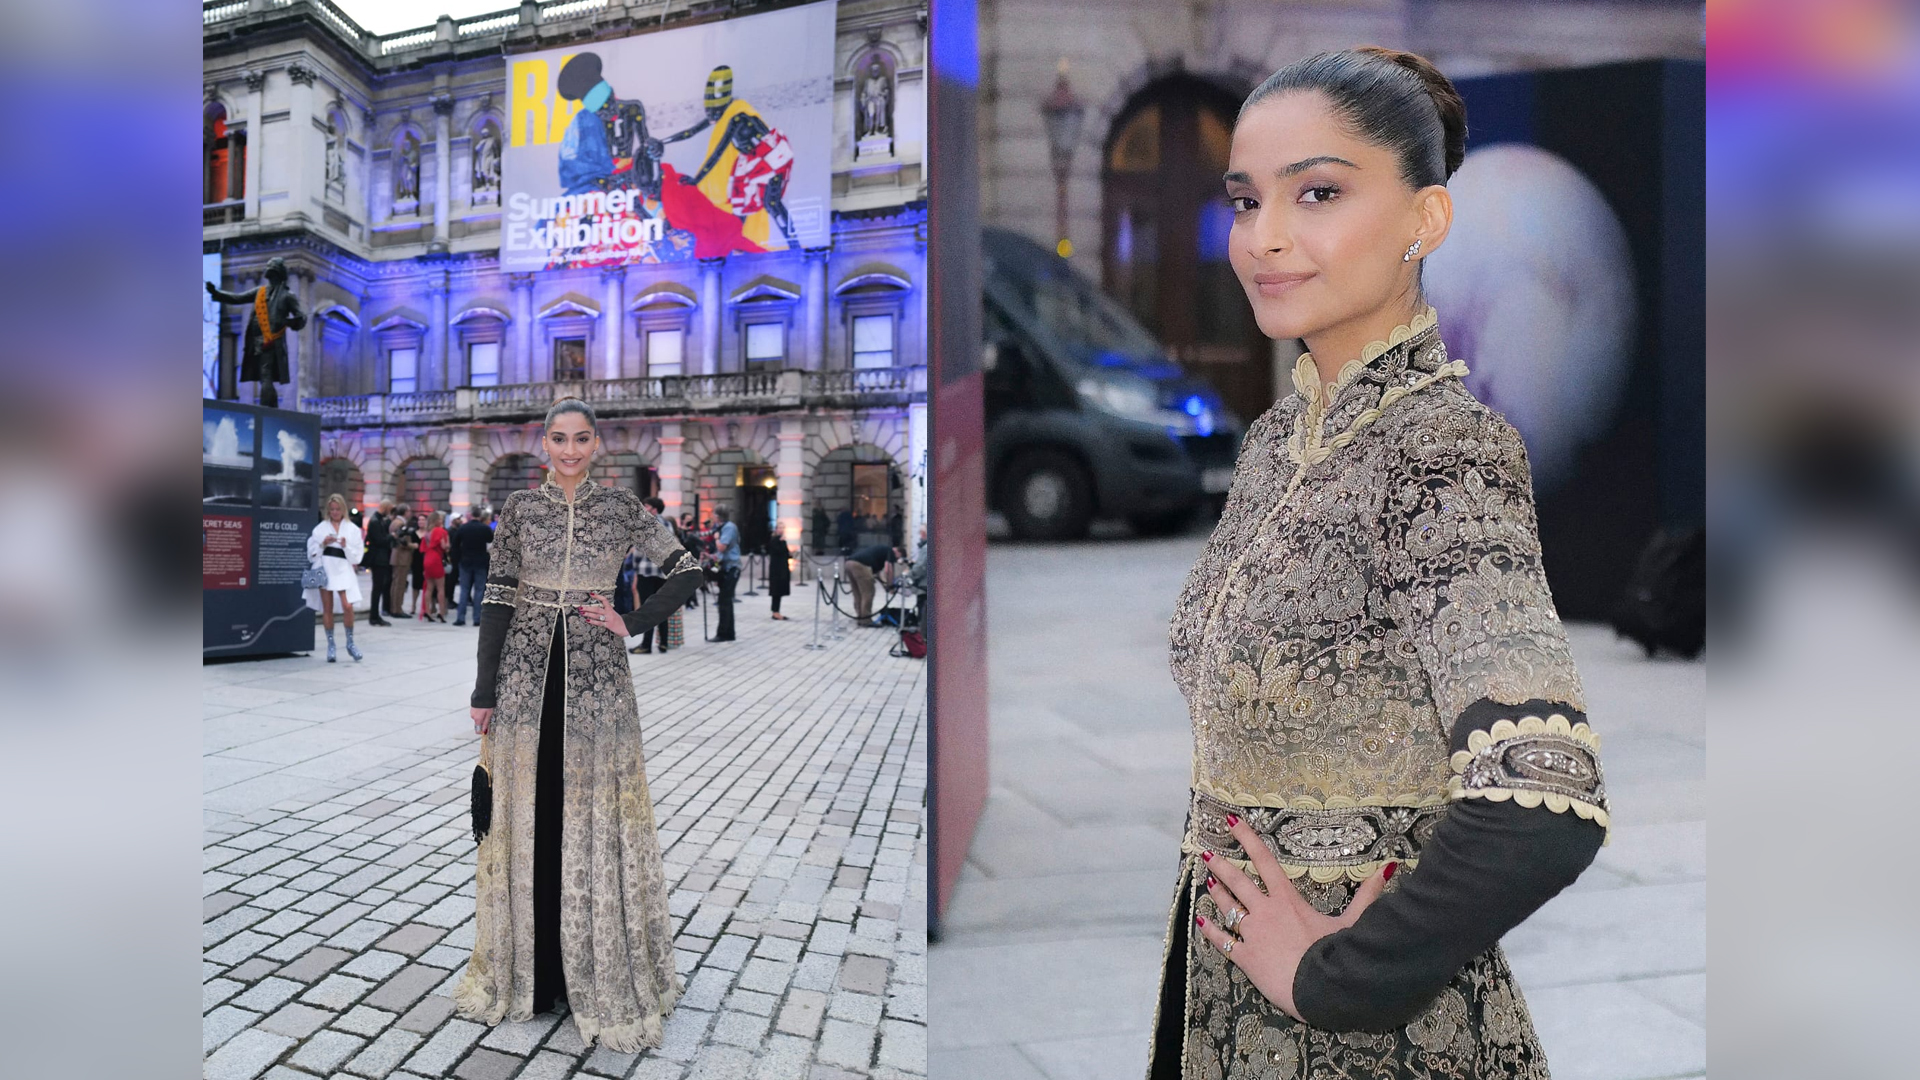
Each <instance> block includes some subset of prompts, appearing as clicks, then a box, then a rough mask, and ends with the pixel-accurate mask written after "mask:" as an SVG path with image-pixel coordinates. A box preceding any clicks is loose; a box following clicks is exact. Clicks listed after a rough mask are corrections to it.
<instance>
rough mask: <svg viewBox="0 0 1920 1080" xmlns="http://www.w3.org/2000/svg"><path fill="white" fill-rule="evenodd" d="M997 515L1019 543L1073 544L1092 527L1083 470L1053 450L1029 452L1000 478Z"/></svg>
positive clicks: (1090, 486) (1090, 492) (1089, 493)
mask: <svg viewBox="0 0 1920 1080" xmlns="http://www.w3.org/2000/svg"><path fill="white" fill-rule="evenodd" d="M1002 475H1003V477H1004V479H1003V480H1002V481H1001V484H1000V510H1001V512H1002V513H1004V514H1005V515H1006V516H1007V526H1008V527H1009V528H1010V529H1012V530H1013V535H1014V536H1015V537H1016V538H1018V539H1021V540H1078V539H1081V538H1083V537H1085V536H1086V535H1087V526H1088V525H1090V524H1091V523H1092V522H1093V484H1092V482H1091V481H1090V480H1088V479H1087V473H1086V470H1085V469H1083V468H1081V466H1080V463H1079V462H1077V461H1075V460H1074V459H1073V458H1071V457H1069V456H1067V455H1066V454H1063V453H1061V452H1059V451H1057V450H1033V451H1029V452H1027V453H1025V454H1022V455H1020V456H1019V457H1018V458H1016V459H1015V460H1014V462H1013V464H1012V465H1010V466H1009V467H1008V468H1007V471H1006V472H1005V473H1004V474H1002Z"/></svg>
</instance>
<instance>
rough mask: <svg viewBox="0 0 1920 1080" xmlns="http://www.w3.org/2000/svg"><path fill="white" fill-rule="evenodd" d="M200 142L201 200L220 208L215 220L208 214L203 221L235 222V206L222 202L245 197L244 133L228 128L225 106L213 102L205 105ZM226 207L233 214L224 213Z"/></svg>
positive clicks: (245, 147) (208, 222) (236, 213)
mask: <svg viewBox="0 0 1920 1080" xmlns="http://www.w3.org/2000/svg"><path fill="white" fill-rule="evenodd" d="M200 142H201V148H202V152H203V154H204V160H203V165H204V169H203V171H202V176H201V179H202V181H203V183H202V200H201V201H203V202H204V203H206V205H207V206H208V207H209V210H210V212H212V210H211V208H213V207H222V210H221V212H219V215H218V216H219V220H218V221H215V220H214V219H213V218H211V217H210V218H208V221H207V224H210V225H211V224H219V223H221V222H226V221H238V220H239V219H240V217H239V209H238V208H237V207H233V208H228V207H224V206H222V204H226V203H237V202H239V201H240V200H241V199H243V198H245V196H246V190H245V188H246V175H247V136H246V132H245V131H234V130H231V129H229V128H228V127H227V107H226V106H225V105H222V104H220V103H219V102H217V101H215V102H211V103H209V104H208V105H207V111H206V114H205V122H204V124H203V126H202V129H201V133H200ZM227 209H232V210H233V213H231V214H228V213H225V212H224V211H225V210H227Z"/></svg>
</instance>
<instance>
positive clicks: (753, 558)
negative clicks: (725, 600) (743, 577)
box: [733, 555, 767, 604]
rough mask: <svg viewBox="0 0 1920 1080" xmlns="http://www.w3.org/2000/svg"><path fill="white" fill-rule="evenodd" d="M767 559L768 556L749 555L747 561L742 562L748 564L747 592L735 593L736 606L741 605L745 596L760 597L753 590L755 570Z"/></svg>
mask: <svg viewBox="0 0 1920 1080" xmlns="http://www.w3.org/2000/svg"><path fill="white" fill-rule="evenodd" d="M766 557H767V556H765V555H748V556H747V557H746V558H745V559H743V560H741V561H742V562H744V563H746V570H747V590H746V591H745V592H738V593H734V594H733V600H734V603H736V604H737V603H739V602H740V598H741V597H743V596H759V595H760V594H759V593H757V592H755V591H754V588H753V568H754V567H756V566H759V565H760V560H761V559H764V558H766ZM761 576H762V577H764V576H766V575H764V574H763V575H761Z"/></svg>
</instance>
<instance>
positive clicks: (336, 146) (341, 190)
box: [326, 116, 347, 197]
mask: <svg viewBox="0 0 1920 1080" xmlns="http://www.w3.org/2000/svg"><path fill="white" fill-rule="evenodd" d="M326 160H327V173H326V175H327V194H328V195H338V196H342V197H344V196H345V194H346V190H347V162H346V154H344V153H343V152H342V151H341V147H340V121H339V120H338V119H337V118H335V117H332V116H329V117H327V159H326Z"/></svg>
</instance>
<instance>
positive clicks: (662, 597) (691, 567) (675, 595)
mask: <svg viewBox="0 0 1920 1080" xmlns="http://www.w3.org/2000/svg"><path fill="white" fill-rule="evenodd" d="M658 565H659V567H660V572H661V573H663V574H665V575H666V577H667V580H666V581H665V582H664V583H663V584H662V585H661V586H660V587H659V588H658V589H655V590H654V591H653V595H652V596H649V597H647V599H646V602H645V603H643V604H641V605H640V606H639V607H637V608H635V609H634V610H632V611H629V612H627V613H626V614H625V615H623V616H621V618H622V619H624V620H625V621H626V624H627V636H628V637H634V636H635V635H638V634H643V633H645V632H646V631H647V628H648V627H650V626H656V625H658V624H660V623H662V622H665V621H666V619H667V616H669V615H672V614H673V613H674V612H675V611H678V610H679V608H680V605H681V604H684V603H686V602H687V598H688V597H690V596H692V595H693V593H694V590H696V589H698V588H699V587H700V566H699V564H698V563H696V562H694V560H693V558H692V557H691V556H689V555H688V554H687V553H686V552H685V551H684V550H680V551H672V552H669V553H668V554H667V557H666V561H664V562H662V563H660V564H658Z"/></svg>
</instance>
